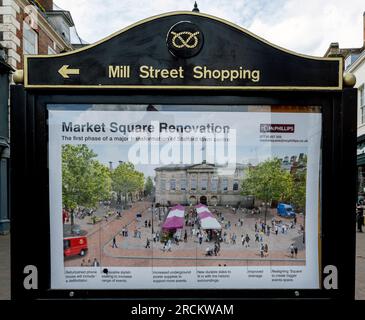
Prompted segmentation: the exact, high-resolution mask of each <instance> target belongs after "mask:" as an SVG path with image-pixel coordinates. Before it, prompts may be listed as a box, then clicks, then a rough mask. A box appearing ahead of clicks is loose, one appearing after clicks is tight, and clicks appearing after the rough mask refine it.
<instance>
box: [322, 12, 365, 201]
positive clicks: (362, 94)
mask: <svg viewBox="0 0 365 320" xmlns="http://www.w3.org/2000/svg"><path fill="white" fill-rule="evenodd" d="M325 56H328V57H333V56H341V57H343V59H344V69H345V70H344V71H345V72H346V73H352V74H354V75H355V77H356V84H355V88H357V89H358V98H357V106H358V108H357V168H358V195H359V197H361V198H365V12H364V13H363V41H362V47H359V48H340V47H339V44H338V43H331V45H330V47H329V48H328V50H327V52H326V54H325Z"/></svg>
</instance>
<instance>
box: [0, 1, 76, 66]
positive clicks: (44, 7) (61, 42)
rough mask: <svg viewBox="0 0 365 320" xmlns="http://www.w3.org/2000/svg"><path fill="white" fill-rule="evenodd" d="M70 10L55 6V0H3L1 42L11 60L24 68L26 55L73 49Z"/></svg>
mask: <svg viewBox="0 0 365 320" xmlns="http://www.w3.org/2000/svg"><path fill="white" fill-rule="evenodd" d="M73 26H74V23H73V20H72V17H71V14H70V12H68V11H64V10H58V9H56V10H55V9H54V4H53V0H34V1H33V0H0V44H1V45H2V46H3V47H4V48H5V51H6V55H7V62H8V64H9V65H11V66H12V67H13V68H14V69H23V55H24V54H55V53H60V52H64V51H70V50H72V49H73V48H72V45H71V36H70V28H72V27H73Z"/></svg>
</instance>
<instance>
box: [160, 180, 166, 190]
mask: <svg viewBox="0 0 365 320" xmlns="http://www.w3.org/2000/svg"><path fill="white" fill-rule="evenodd" d="M160 190H161V191H165V190H166V181H165V179H161V180H160Z"/></svg>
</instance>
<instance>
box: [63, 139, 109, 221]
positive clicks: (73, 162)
mask: <svg viewBox="0 0 365 320" xmlns="http://www.w3.org/2000/svg"><path fill="white" fill-rule="evenodd" d="M96 156H97V154H95V153H94V152H93V150H91V149H89V148H88V147H87V146H86V145H63V146H62V197H63V205H64V206H65V207H66V208H67V209H68V210H74V209H75V208H76V207H77V206H84V207H88V208H92V207H95V206H96V205H97V202H98V201H100V200H102V199H105V198H107V197H109V195H110V191H111V177H110V172H109V170H108V168H107V167H106V166H104V165H103V164H101V163H100V162H99V161H97V160H96V159H95V158H96ZM71 218H72V215H71ZM71 224H73V219H71Z"/></svg>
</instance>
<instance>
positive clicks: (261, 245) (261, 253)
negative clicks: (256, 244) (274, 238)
mask: <svg viewBox="0 0 365 320" xmlns="http://www.w3.org/2000/svg"><path fill="white" fill-rule="evenodd" d="M260 257H261V258H263V257H264V245H263V244H262V243H261V244H260Z"/></svg>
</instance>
